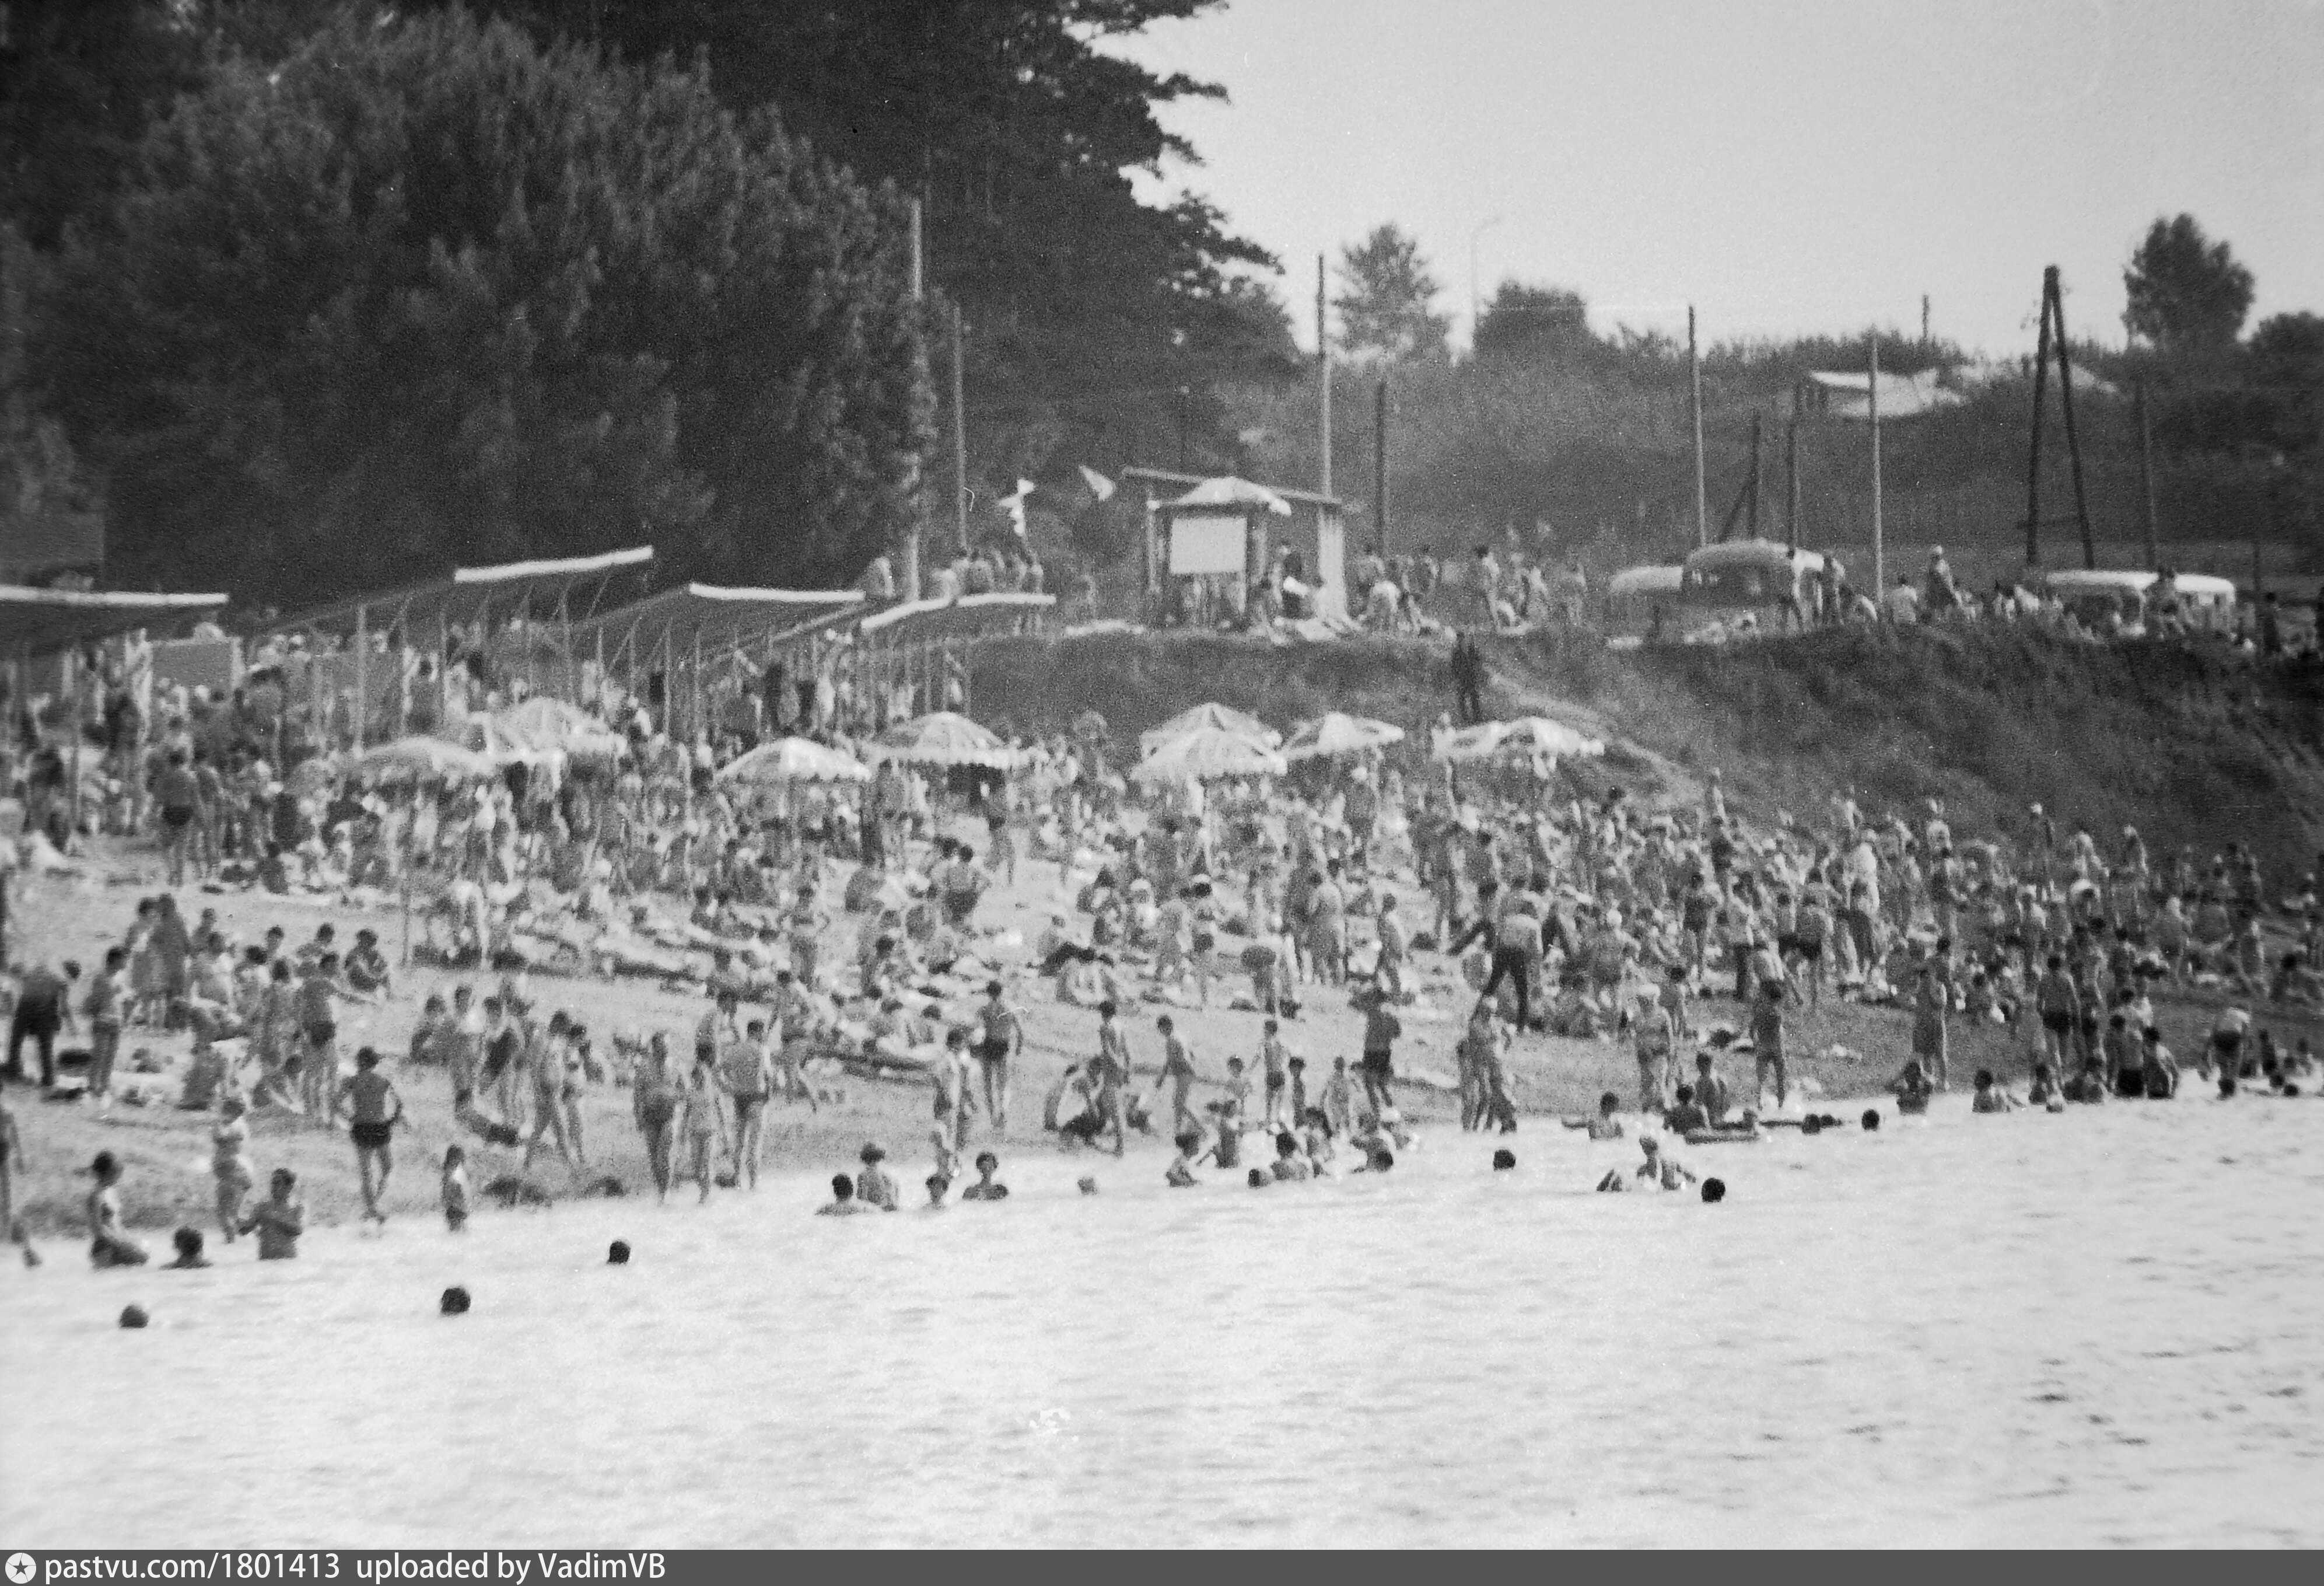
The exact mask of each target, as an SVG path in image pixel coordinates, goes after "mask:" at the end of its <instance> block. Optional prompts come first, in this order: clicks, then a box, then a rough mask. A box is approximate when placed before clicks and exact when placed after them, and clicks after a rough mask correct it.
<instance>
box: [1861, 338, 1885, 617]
mask: <svg viewBox="0 0 2324 1586" xmlns="http://www.w3.org/2000/svg"><path fill="white" fill-rule="evenodd" d="M1869 345H1870V348H1871V357H1870V358H1869V360H1868V361H1867V364H1866V368H1867V370H1868V371H1869V372H1870V375H1871V379H1870V381H1869V382H1868V383H1867V385H1866V386H1865V391H1864V394H1865V396H1866V397H1867V399H1868V405H1867V408H1866V410H1865V411H1866V413H1867V416H1868V417H1869V418H1870V419H1871V421H1872V589H1873V591H1874V592H1873V597H1872V598H1873V599H1874V600H1875V601H1878V600H1880V599H1882V598H1884V597H1885V596H1886V592H1887V589H1888V562H1887V549H1886V546H1885V545H1883V544H1882V543H1881V532H1880V333H1879V332H1878V331H1877V330H1876V331H1874V332H1873V333H1872V335H1871V337H1870V338H1869Z"/></svg>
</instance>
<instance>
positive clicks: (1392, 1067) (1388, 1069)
mask: <svg viewBox="0 0 2324 1586" xmlns="http://www.w3.org/2000/svg"><path fill="white" fill-rule="evenodd" d="M1520 984H1521V985H1522V984H1523V983H1522V982H1520ZM1358 1006H1360V1007H1361V1008H1362V1009H1363V1014H1364V1056H1363V1062H1361V1063H1360V1064H1358V1065H1357V1071H1358V1072H1359V1073H1360V1074H1361V1075H1362V1077H1363V1081H1364V1100H1365V1101H1366V1102H1367V1103H1369V1105H1370V1107H1371V1109H1372V1111H1373V1112H1375V1113H1378V1112H1379V1111H1380V1110H1381V1109H1382V1108H1389V1107H1394V1106H1395V1105H1396V1096H1395V1094H1394V1093H1393V1092H1392V1091H1390V1090H1388V1083H1389V1081H1392V1080H1394V1079H1395V1078H1396V1061H1395V1056H1394V1048H1395V1044H1396V1038H1397V1036H1398V1035H1401V1034H1404V1026H1403V1025H1401V1024H1400V1023H1398V1022H1397V1016H1396V1015H1395V1014H1394V1013H1393V1012H1391V1011H1390V1010H1389V1008H1388V996H1387V994H1386V993H1385V992H1384V991H1382V990H1381V989H1380V987H1379V983H1378V982H1374V983H1373V985H1372V986H1371V987H1370V988H1369V989H1368V990H1367V991H1366V992H1365V993H1364V995H1363V998H1362V1000H1361V1002H1360V1003H1359V1004H1358Z"/></svg>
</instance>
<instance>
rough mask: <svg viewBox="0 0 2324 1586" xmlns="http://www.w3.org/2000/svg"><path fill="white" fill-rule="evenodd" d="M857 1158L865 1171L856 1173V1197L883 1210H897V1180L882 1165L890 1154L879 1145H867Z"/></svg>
mask: <svg viewBox="0 0 2324 1586" xmlns="http://www.w3.org/2000/svg"><path fill="white" fill-rule="evenodd" d="M856 1158H857V1160H858V1161H860V1162H862V1164H863V1171H862V1172H861V1173H857V1174H856V1175H855V1198H856V1199H857V1200H858V1201H862V1202H863V1203H864V1204H865V1205H867V1206H876V1207H878V1208H879V1209H880V1210H882V1211H893V1210H896V1181H895V1180H894V1179H892V1178H890V1177H889V1176H888V1170H887V1169H886V1168H884V1167H882V1166H881V1165H880V1164H881V1163H883V1162H885V1161H887V1160H888V1154H887V1153H886V1152H885V1151H883V1150H881V1148H880V1147H879V1146H877V1145H866V1146H864V1147H863V1149H862V1151H860V1152H858V1153H857V1154H856Z"/></svg>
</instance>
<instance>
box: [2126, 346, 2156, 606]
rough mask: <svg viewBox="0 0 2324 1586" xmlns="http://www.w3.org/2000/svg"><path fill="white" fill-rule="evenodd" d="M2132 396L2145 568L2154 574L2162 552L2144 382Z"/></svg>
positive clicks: (2151, 441)
mask: <svg viewBox="0 0 2324 1586" xmlns="http://www.w3.org/2000/svg"><path fill="white" fill-rule="evenodd" d="M2132 394H2133V398H2134V400H2135V403H2136V404H2137V407H2138V487H2139V489H2140V490H2141V491H2143V492H2144V495H2145V497H2146V568H2147V570H2148V571H2149V572H2155V571H2159V570H2161V569H2162V566H2163V552H2162V549H2161V546H2160V544H2159V541H2160V539H2161V536H2160V535H2159V534H2157V533H2156V532H2155V524H2154V430H2153V426H2152V425H2151V424H2150V423H2149V422H2147V413H2146V382H2145V381H2144V380H2141V381H2140V382H2139V383H2138V384H2137V385H2135V387H2133V388H2132Z"/></svg>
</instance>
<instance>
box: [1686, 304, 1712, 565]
mask: <svg viewBox="0 0 2324 1586" xmlns="http://www.w3.org/2000/svg"><path fill="white" fill-rule="evenodd" d="M1686 383H1687V406H1688V411H1689V412H1690V413H1691V414H1692V417H1693V421H1694V543H1695V544H1696V545H1697V546H1698V547H1701V546H1705V545H1708V544H1710V543H1711V501H1710V498H1709V497H1708V496H1705V495H1704V494H1703V485H1702V357H1701V353H1700V352H1699V351H1697V350H1696V347H1695V340H1694V305H1693V304H1692V303H1689V304H1687V306H1686Z"/></svg>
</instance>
